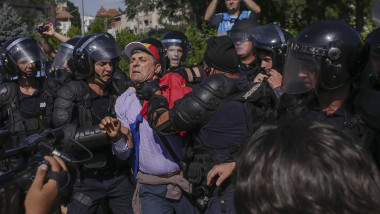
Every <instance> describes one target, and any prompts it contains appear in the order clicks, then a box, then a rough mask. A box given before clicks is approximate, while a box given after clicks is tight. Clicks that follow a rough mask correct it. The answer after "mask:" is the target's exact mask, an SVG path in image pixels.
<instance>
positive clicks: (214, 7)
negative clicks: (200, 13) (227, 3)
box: [204, 0, 218, 21]
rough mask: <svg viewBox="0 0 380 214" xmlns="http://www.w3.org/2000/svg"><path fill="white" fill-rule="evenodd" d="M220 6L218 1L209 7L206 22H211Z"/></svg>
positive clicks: (212, 2)
mask: <svg viewBox="0 0 380 214" xmlns="http://www.w3.org/2000/svg"><path fill="white" fill-rule="evenodd" d="M217 5H218V0H212V1H211V3H210V4H209V5H208V7H207V10H206V13H205V18H204V19H205V20H206V21H210V20H211V18H212V16H213V15H214V14H215V10H216V6H217Z"/></svg>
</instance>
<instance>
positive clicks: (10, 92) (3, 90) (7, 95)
mask: <svg viewBox="0 0 380 214" xmlns="http://www.w3.org/2000/svg"><path fill="white" fill-rule="evenodd" d="M16 96H17V84H16V83H14V82H6V83H3V84H2V85H1V86H0V104H1V106H3V105H6V104H9V103H11V102H12V101H13V99H14V98H15V97H16Z"/></svg>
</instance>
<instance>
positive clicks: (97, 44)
mask: <svg viewBox="0 0 380 214" xmlns="http://www.w3.org/2000/svg"><path fill="white" fill-rule="evenodd" d="M82 47H84V49H85V50H86V51H87V53H88V55H89V56H91V58H92V59H93V60H95V61H102V60H109V59H113V58H116V57H119V56H121V55H122V51H121V48H120V47H119V46H118V45H117V44H116V42H115V41H114V40H113V39H112V38H109V37H108V36H107V35H104V34H96V35H94V36H93V37H91V38H90V39H88V40H87V41H86V42H85V43H84V44H83V45H82Z"/></svg>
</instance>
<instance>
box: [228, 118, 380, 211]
mask: <svg viewBox="0 0 380 214" xmlns="http://www.w3.org/2000/svg"><path fill="white" fill-rule="evenodd" d="M242 151H243V152H242V154H241V156H240V158H239V160H238V163H237V169H236V170H237V182H236V183H237V186H236V192H235V204H236V209H237V212H238V213H252V214H276V213H278V214H283V213H289V214H290V213H291V214H301V213H302V214H305V213H306V214H339V213H341V214H353V213H358V214H359V213H366V214H375V213H380V179H379V172H378V169H377V168H376V166H375V164H374V162H373V160H372V158H371V157H370V156H369V155H368V154H367V153H366V152H365V151H364V150H363V149H362V148H360V147H359V146H357V145H356V144H355V142H354V140H353V139H351V138H350V137H349V136H348V135H347V134H346V133H344V132H341V131H340V130H338V129H337V128H334V127H332V126H328V125H324V124H320V123H315V122H309V121H305V120H302V119H300V118H298V119H297V120H295V119H293V120H289V121H287V122H279V124H278V125H274V124H272V125H271V124H268V125H265V126H262V127H261V128H260V129H259V130H258V131H257V132H256V133H255V134H254V135H253V136H252V137H251V138H250V139H249V140H248V142H247V144H246V145H245V148H243V149H242Z"/></svg>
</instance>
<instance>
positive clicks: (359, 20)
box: [256, 0, 373, 35]
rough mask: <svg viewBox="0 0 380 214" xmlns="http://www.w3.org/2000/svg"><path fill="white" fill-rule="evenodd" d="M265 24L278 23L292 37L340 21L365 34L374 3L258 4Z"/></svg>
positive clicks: (306, 0)
mask: <svg viewBox="0 0 380 214" xmlns="http://www.w3.org/2000/svg"><path fill="white" fill-rule="evenodd" d="M256 2H257V4H259V5H260V7H261V11H262V12H261V14H260V17H259V20H260V22H261V23H262V24H267V23H276V24H278V25H279V26H280V27H282V28H285V29H288V30H289V31H290V32H291V33H292V34H293V35H295V34H297V32H299V31H300V30H302V29H303V28H304V27H306V26H307V25H309V24H312V23H314V22H317V21H320V20H324V19H339V20H342V21H345V22H347V23H349V24H351V25H353V26H354V27H355V28H356V29H357V30H358V31H359V32H362V31H363V28H364V25H365V23H368V22H367V21H366V20H368V19H370V17H369V15H370V13H369V11H370V10H371V6H372V2H373V0H329V1H325V0H291V1H287V0H271V1H267V0H257V1H256Z"/></svg>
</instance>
